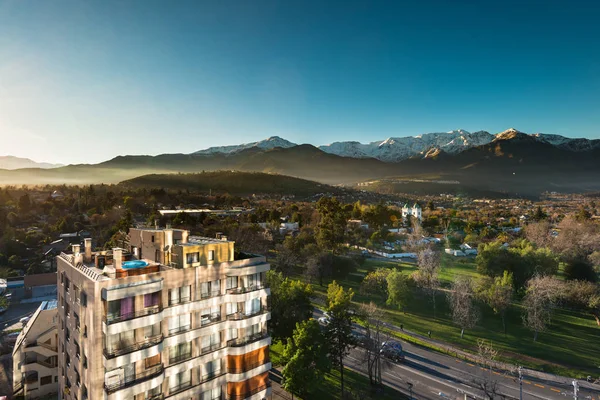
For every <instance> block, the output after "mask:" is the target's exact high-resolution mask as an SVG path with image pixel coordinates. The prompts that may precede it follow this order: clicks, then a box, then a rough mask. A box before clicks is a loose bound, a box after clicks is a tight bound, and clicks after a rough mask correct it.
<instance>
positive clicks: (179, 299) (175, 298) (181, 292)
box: [169, 285, 192, 306]
mask: <svg viewBox="0 0 600 400" xmlns="http://www.w3.org/2000/svg"><path fill="white" fill-rule="evenodd" d="M191 295H192V286H190V285H188V286H182V287H180V288H174V289H170V290H169V305H170V306H172V305H175V304H179V303H186V302H188V301H191V300H192V298H191Z"/></svg>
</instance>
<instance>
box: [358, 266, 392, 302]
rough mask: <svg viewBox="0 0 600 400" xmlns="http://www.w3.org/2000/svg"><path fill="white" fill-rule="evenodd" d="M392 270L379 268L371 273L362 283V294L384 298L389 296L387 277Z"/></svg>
mask: <svg viewBox="0 0 600 400" xmlns="http://www.w3.org/2000/svg"><path fill="white" fill-rule="evenodd" d="M391 271H392V270H391V269H389V268H377V269H376V270H375V271H371V272H369V273H368V274H367V275H366V276H365V277H364V279H363V281H362V282H361V283H360V289H359V290H360V293H361V294H363V295H371V296H372V295H375V296H380V297H383V298H387V296H388V282H387V277H388V275H389V274H390V272H391Z"/></svg>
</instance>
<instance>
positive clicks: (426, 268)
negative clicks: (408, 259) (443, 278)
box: [412, 249, 440, 318]
mask: <svg viewBox="0 0 600 400" xmlns="http://www.w3.org/2000/svg"><path fill="white" fill-rule="evenodd" d="M417 267H418V269H417V271H415V272H414V273H413V275H412V276H413V279H414V281H415V283H416V284H417V286H418V287H420V288H422V289H424V290H425V291H426V292H427V293H428V294H429V295H430V296H431V300H432V302H433V318H436V304H435V296H436V294H437V289H438V287H439V286H440V279H439V272H440V253H439V252H437V251H434V250H431V249H425V250H421V251H420V252H419V253H418V254H417Z"/></svg>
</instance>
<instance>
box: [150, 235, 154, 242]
mask: <svg viewBox="0 0 600 400" xmlns="http://www.w3.org/2000/svg"><path fill="white" fill-rule="evenodd" d="M151 240H152V243H154V235H152V239H151Z"/></svg>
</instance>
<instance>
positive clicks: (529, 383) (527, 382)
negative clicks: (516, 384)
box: [523, 380, 531, 385]
mask: <svg viewBox="0 0 600 400" xmlns="http://www.w3.org/2000/svg"><path fill="white" fill-rule="evenodd" d="M523 382H525V383H526V384H528V385H531V382H529V381H526V380H523Z"/></svg>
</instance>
